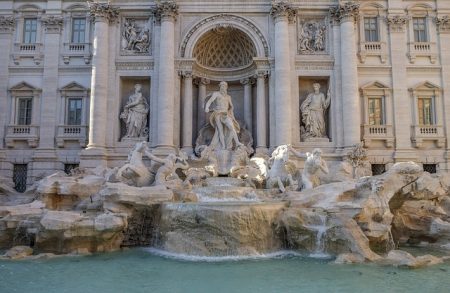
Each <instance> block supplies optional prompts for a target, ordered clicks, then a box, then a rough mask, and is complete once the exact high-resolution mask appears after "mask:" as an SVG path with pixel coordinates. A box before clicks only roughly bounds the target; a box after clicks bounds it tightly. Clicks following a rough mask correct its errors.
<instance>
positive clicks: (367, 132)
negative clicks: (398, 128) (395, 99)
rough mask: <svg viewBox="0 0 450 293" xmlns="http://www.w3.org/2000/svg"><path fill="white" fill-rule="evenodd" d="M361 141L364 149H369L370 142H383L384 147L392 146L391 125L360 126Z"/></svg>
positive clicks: (392, 133) (392, 132)
mask: <svg viewBox="0 0 450 293" xmlns="http://www.w3.org/2000/svg"><path fill="white" fill-rule="evenodd" d="M362 134H363V141H364V145H365V146H366V147H370V145H371V143H372V141H376V140H378V141H384V143H385V144H386V147H393V146H394V131H393V127H392V125H369V124H365V125H363V126H362Z"/></svg>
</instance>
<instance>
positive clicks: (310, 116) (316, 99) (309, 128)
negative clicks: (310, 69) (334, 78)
mask: <svg viewBox="0 0 450 293" xmlns="http://www.w3.org/2000/svg"><path fill="white" fill-rule="evenodd" d="M313 88H314V92H313V93H310V94H309V95H308V96H307V97H306V99H305V100H304V101H303V103H302V104H301V106H300V110H301V115H302V123H303V125H302V126H301V137H302V139H303V140H305V139H308V138H326V137H327V132H326V124H325V111H326V110H327V109H328V107H329V106H330V101H331V94H330V89H328V92H327V96H326V97H325V95H324V94H323V93H321V92H320V84H319V83H317V82H316V83H314V84H313Z"/></svg>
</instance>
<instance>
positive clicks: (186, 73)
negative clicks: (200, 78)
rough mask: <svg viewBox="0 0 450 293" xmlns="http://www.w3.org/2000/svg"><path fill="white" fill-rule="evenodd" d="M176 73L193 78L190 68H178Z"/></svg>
mask: <svg viewBox="0 0 450 293" xmlns="http://www.w3.org/2000/svg"><path fill="white" fill-rule="evenodd" d="M178 73H179V74H180V76H181V77H183V78H193V77H194V75H193V74H192V71H190V70H180V71H179V72H178Z"/></svg>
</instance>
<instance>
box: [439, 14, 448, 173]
mask: <svg viewBox="0 0 450 293" xmlns="http://www.w3.org/2000/svg"><path fill="white" fill-rule="evenodd" d="M436 20H437V21H436V22H437V30H438V34H439V44H440V46H439V51H440V58H441V63H442V70H441V74H442V76H441V79H442V89H443V95H442V96H441V97H439V99H440V100H441V101H442V104H443V110H444V115H443V117H442V120H440V121H439V120H438V122H439V123H442V124H443V125H444V133H445V136H446V139H447V147H446V154H445V161H446V164H445V166H441V165H439V168H440V169H441V170H442V171H447V172H449V171H450V21H449V20H448V19H446V18H445V17H441V16H438V17H437V19H436ZM436 111H439V112H442V110H441V108H438V107H437V106H436Z"/></svg>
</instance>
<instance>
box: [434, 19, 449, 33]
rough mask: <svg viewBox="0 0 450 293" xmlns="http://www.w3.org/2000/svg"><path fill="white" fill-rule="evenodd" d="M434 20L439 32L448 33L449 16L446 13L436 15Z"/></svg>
mask: <svg viewBox="0 0 450 293" xmlns="http://www.w3.org/2000/svg"><path fill="white" fill-rule="evenodd" d="M435 22H436V26H437V30H438V32H439V33H450V17H449V16H448V15H444V16H437V17H436V18H435Z"/></svg>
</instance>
